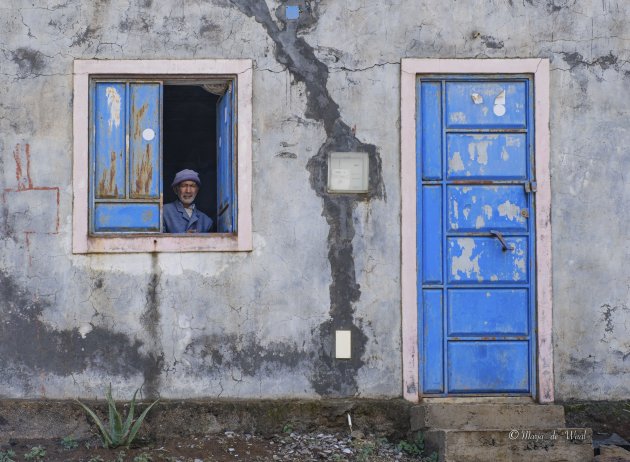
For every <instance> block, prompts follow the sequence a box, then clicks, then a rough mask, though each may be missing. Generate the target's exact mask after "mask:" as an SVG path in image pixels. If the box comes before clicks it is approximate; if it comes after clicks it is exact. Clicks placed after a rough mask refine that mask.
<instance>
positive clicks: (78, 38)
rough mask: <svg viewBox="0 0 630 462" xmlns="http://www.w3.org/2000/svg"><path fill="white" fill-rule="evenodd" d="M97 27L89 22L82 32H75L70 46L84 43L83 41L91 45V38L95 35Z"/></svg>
mask: <svg viewBox="0 0 630 462" xmlns="http://www.w3.org/2000/svg"><path fill="white" fill-rule="evenodd" d="M99 29H100V28H99V27H94V26H92V25H91V24H90V25H88V26H87V27H86V28H85V29H84V30H83V31H82V32H77V33H76V34H75V35H74V39H73V40H72V43H71V44H70V46H71V47H76V46H81V45H84V44H85V43H88V44H89V45H91V44H92V39H93V38H94V37H95V36H96V34H97V32H98V31H99Z"/></svg>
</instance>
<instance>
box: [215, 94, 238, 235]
mask: <svg viewBox="0 0 630 462" xmlns="http://www.w3.org/2000/svg"><path fill="white" fill-rule="evenodd" d="M234 105H235V89H234V83H233V82H230V84H229V86H228V89H227V91H226V92H225V94H224V95H223V96H221V98H220V99H219V102H218V104H217V183H218V187H217V231H218V232H219V233H234V232H236V216H237V215H236V212H237V203H236V182H235V180H236V178H235V176H236V175H235V173H236V158H235V156H234V152H235V146H234V144H235V138H236V130H235V127H236V114H235V112H236V111H234Z"/></svg>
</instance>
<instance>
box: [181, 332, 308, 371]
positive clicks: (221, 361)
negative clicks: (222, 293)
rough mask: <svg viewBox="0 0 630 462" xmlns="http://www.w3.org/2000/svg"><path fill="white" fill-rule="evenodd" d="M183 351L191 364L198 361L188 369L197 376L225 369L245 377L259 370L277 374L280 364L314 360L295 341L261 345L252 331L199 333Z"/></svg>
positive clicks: (288, 366)
mask: <svg viewBox="0 0 630 462" xmlns="http://www.w3.org/2000/svg"><path fill="white" fill-rule="evenodd" d="M184 353H185V354H186V355H187V356H189V360H188V361H189V362H190V363H191V364H195V363H196V362H198V361H201V364H200V365H195V366H193V367H192V371H191V373H193V374H195V375H197V376H199V377H206V374H213V373H221V372H223V371H227V370H238V371H240V372H241V373H242V375H243V376H247V377H255V376H256V375H257V374H259V373H260V372H264V373H266V374H268V375H277V374H278V368H279V367H282V368H286V369H290V370H294V369H296V368H297V367H298V366H299V365H300V364H301V363H304V362H307V361H308V362H310V361H311V360H312V359H314V353H312V352H311V353H307V352H306V351H304V349H303V348H299V347H298V346H297V345H295V344H291V343H285V342H269V343H266V344H264V345H263V344H262V343H261V342H260V340H259V339H258V338H257V336H256V334H255V333H248V334H211V335H202V336H200V337H197V338H195V339H193V340H192V341H191V342H190V343H189V344H188V345H187V346H186V348H185V350H184Z"/></svg>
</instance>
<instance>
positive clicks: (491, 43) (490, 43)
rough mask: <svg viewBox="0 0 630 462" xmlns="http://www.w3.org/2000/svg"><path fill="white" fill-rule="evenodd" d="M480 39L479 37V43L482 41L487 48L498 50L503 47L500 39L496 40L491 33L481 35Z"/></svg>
mask: <svg viewBox="0 0 630 462" xmlns="http://www.w3.org/2000/svg"><path fill="white" fill-rule="evenodd" d="M480 39H481V43H483V44H484V45H485V46H486V47H488V48H492V49H495V50H500V49H501V48H503V47H504V45H503V41H502V40H498V39H496V38H494V37H492V36H491V35H482V36H481V37H480Z"/></svg>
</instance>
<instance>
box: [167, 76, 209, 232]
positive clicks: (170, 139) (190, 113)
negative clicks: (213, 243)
mask: <svg viewBox="0 0 630 462" xmlns="http://www.w3.org/2000/svg"><path fill="white" fill-rule="evenodd" d="M163 91H164V97H163V104H164V105H163V108H162V124H163V132H162V138H163V139H162V141H163V145H162V163H163V175H164V176H163V179H162V180H163V185H164V188H163V189H164V191H163V194H164V196H163V198H164V203H165V204H168V203H169V202H173V201H174V200H176V199H177V196H176V195H175V193H174V192H173V188H171V183H172V182H173V178H174V177H175V174H176V173H177V172H178V171H180V170H183V169H185V168H188V169H192V170H195V171H196V172H197V173H199V178H200V180H201V189H200V190H199V194H198V195H197V199H196V200H195V204H196V207H198V208H199V210H201V211H202V212H204V213H205V214H206V215H208V216H209V217H210V218H212V221H213V222H214V223H213V225H212V229H211V232H216V230H217V187H218V186H217V133H216V127H217V102H218V100H219V96H216V95H214V94H212V93H210V92H208V91H206V90H205V89H204V88H203V87H202V86H199V85H164V90H163Z"/></svg>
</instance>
